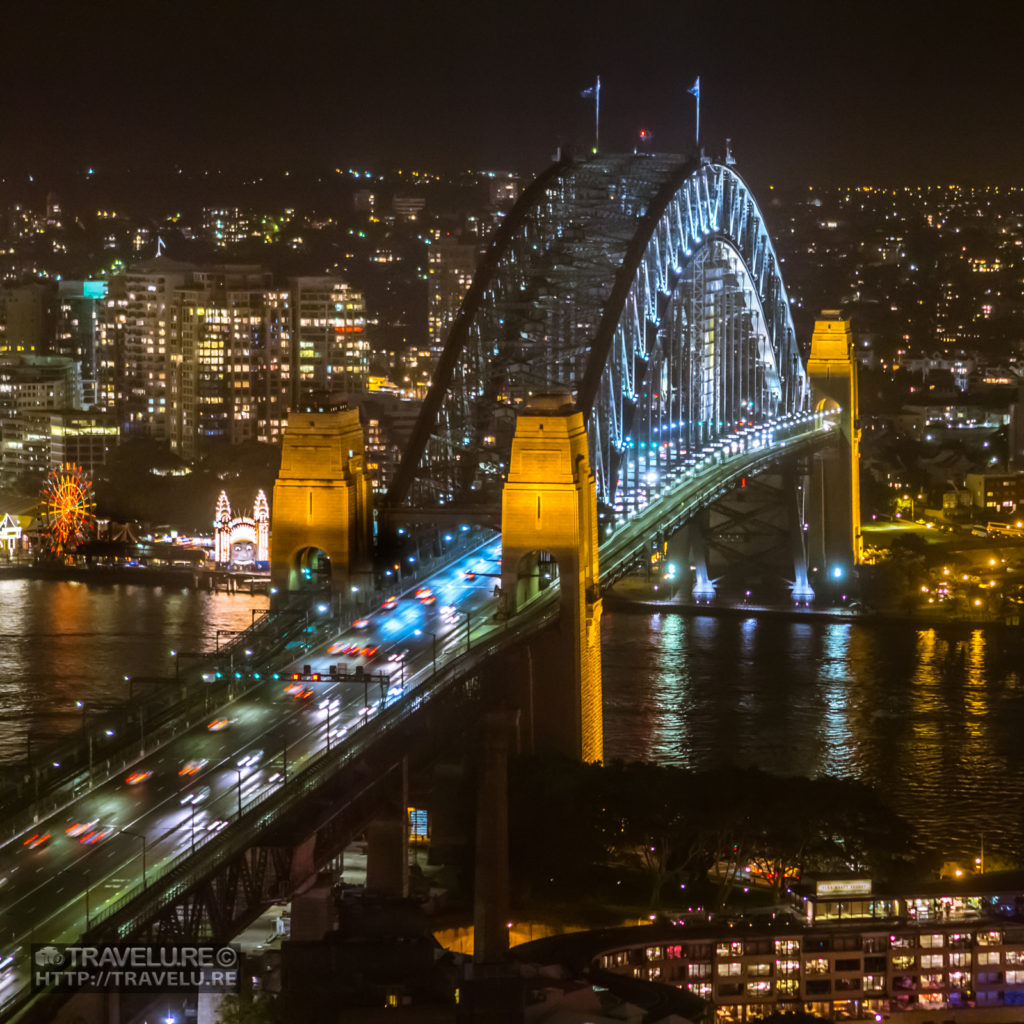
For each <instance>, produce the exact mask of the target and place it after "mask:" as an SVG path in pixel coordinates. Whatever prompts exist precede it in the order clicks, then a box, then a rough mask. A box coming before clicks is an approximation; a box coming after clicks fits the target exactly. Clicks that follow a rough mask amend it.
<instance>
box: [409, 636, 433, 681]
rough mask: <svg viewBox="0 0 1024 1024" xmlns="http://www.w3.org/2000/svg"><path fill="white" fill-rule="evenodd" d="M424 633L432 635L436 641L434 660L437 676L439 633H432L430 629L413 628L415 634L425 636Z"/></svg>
mask: <svg viewBox="0 0 1024 1024" xmlns="http://www.w3.org/2000/svg"><path fill="white" fill-rule="evenodd" d="M424 633H426V634H427V636H429V637H431V638H432V639H433V641H434V645H433V650H434V657H433V660H434V675H435V676H436V675H437V634H436V633H432V632H431V631H430V630H429V629H414V630H413V635H414V636H423V634H424Z"/></svg>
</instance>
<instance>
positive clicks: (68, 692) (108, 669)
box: [0, 579, 267, 764]
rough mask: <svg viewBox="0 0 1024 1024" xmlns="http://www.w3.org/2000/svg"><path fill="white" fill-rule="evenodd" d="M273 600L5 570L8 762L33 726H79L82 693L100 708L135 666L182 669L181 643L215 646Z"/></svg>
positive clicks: (0, 671)
mask: <svg viewBox="0 0 1024 1024" xmlns="http://www.w3.org/2000/svg"><path fill="white" fill-rule="evenodd" d="M266 607H267V598H266V597H265V596H262V595H254V596H253V595H249V594H230V595H229V594H223V593H211V592H209V591H198V590H186V589H178V588H174V589H171V588H168V587H153V586H142V585H126V584H115V585H109V586H103V585H94V584H85V583H75V582H56V581H51V580H25V579H4V580H0V764H9V763H11V762H12V761H17V760H20V759H23V758H24V757H25V753H26V747H27V743H28V742H29V740H28V737H29V735H31V737H32V740H31V742H32V743H33V744H35V743H36V742H37V741H38V742H39V743H40V744H41V743H43V742H45V740H46V739H47V738H50V737H53V736H56V735H60V734H63V733H65V732H69V731H71V730H73V729H76V728H78V727H79V726H80V724H81V710H80V709H79V708H78V707H77V706H76V703H75V702H76V701H79V700H88V701H89V704H90V706H91V707H97V708H98V707H100V706H102V704H103V703H104V702H112V701H118V700H121V699H123V698H124V696H125V695H126V692H127V686H128V684H127V683H126V682H125V676H129V677H153V676H167V677H170V676H173V675H174V668H175V664H174V657H172V655H171V651H172V650H174V651H177V652H179V658H181V657H184V658H185V659H188V657H189V655H190V654H191V652H197V651H208V650H213V649H214V648H215V647H216V645H217V642H218V635H219V638H220V639H226V638H228V637H229V636H230V633H231V632H232V631H237V630H241V629H244V628H245V627H246V626H248V625H249V624H250V623H251V622H252V619H253V612H252V609H254V608H256V609H258V610H259V611H263V610H264V609H265V608H266ZM257 614H258V612H257ZM218 631H220V633H219V634H218ZM187 663H188V661H187V660H185V661H182V662H181V665H182V667H184V666H185V664H187Z"/></svg>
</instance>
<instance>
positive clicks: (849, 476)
mask: <svg viewBox="0 0 1024 1024" xmlns="http://www.w3.org/2000/svg"><path fill="white" fill-rule="evenodd" d="M807 376H808V378H809V379H810V382H811V395H812V401H813V402H814V404H815V408H816V409H817V410H820V411H823V412H828V411H830V410H831V411H835V410H837V409H838V410H840V412H839V429H838V431H837V433H836V439H835V444H833V445H830V446H829V447H828V448H826V449H824V450H823V451H821V452H819V453H818V454H817V455H815V456H814V461H813V464H812V472H811V501H810V507H809V508H808V510H807V513H808V515H807V518H808V522H809V525H810V561H811V564H812V566H815V567H817V568H818V569H819V571H820V572H821V573H824V574H826V575H827V577H828V578H829V579H831V580H833V581H834V582H835V583H836V584H837V585H842V583H843V581H844V580H845V577H846V574H847V572H848V571H849V569H850V568H851V567H852V566H854V565H859V564H860V561H861V553H862V542H861V530H860V419H859V416H860V412H859V408H858V396H857V358H856V353H855V352H854V348H853V334H852V332H851V331H850V321H849V320H847V319H846V318H845V317H843V316H842V314H841V313H840V312H839V311H837V310H831V309H826V310H823V311H822V313H821V316H820V317H819V318H818V320H816V321H815V324H814V334H813V335H812V336H811V355H810V358H809V359H808V360H807ZM819 578H820V577H819Z"/></svg>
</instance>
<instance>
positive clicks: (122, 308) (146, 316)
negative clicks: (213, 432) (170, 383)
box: [96, 257, 195, 440]
mask: <svg viewBox="0 0 1024 1024" xmlns="http://www.w3.org/2000/svg"><path fill="white" fill-rule="evenodd" d="M194 269H195V268H194V267H193V266H192V265H190V264H188V263H175V262H173V261H171V260H168V259H166V258H163V257H158V258H156V259H153V260H148V261H146V262H145V263H139V264H136V265H135V266H133V267H131V268H130V269H129V270H127V271H125V273H124V274H122V275H120V276H118V277H115V278H114V279H113V280H112V281H111V283H110V290H109V292H108V294H107V300H106V307H105V309H104V315H103V318H102V320H101V321H100V331H99V353H98V358H97V364H98V365H97V389H96V390H97V400H98V403H99V405H100V406H101V407H102V408H104V409H109V410H111V411H113V412H114V414H115V415H116V416H117V420H118V425H119V427H120V429H121V432H122V433H123V434H145V435H149V436H151V437H155V438H157V439H159V440H166V439H167V437H168V424H167V370H168V366H167V362H168V349H167V341H168V334H169V332H170V331H171V330H173V305H174V302H175V298H176V289H178V288H180V287H182V285H184V283H185V280H186V278H187V276H188V274H189V273H190V272H192V271H193V270H194Z"/></svg>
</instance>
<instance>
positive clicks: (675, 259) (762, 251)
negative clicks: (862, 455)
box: [387, 155, 809, 540]
mask: <svg viewBox="0 0 1024 1024" xmlns="http://www.w3.org/2000/svg"><path fill="white" fill-rule="evenodd" d="M565 387H568V389H569V390H570V392H571V393H572V396H573V399H574V401H575V404H576V407H577V408H578V409H580V410H581V411H582V412H583V414H584V416H585V418H586V423H587V432H588V439H589V445H590V453H589V455H590V465H591V467H592V469H593V472H594V475H595V479H596V483H597V500H598V509H599V516H600V518H601V519H602V520H603V526H602V532H601V537H602V540H605V539H606V538H608V537H609V536H610V535H612V533H613V532H614V530H617V529H618V527H619V525H620V524H625V523H627V522H628V521H629V519H630V517H632V516H635V515H636V514H637V513H638V512H639V511H640V510H642V509H643V508H645V507H646V506H647V505H649V504H650V503H652V502H653V501H655V500H657V498H658V496H659V493H660V492H661V491H662V490H663V489H664V488H665V487H666V486H667V485H670V484H671V483H672V482H673V481H674V480H677V479H679V478H680V476H681V475H682V474H683V473H685V472H688V471H692V469H693V467H694V465H695V463H696V462H697V461H699V459H700V458H701V457H702V456H704V457H707V455H708V453H710V452H714V451H716V450H721V448H722V446H723V445H730V444H733V443H736V442H737V441H739V443H741V444H747V443H749V440H748V439H749V438H750V437H751V435H752V434H753V433H754V432H757V435H758V437H759V438H760V439H761V440H759V441H758V444H766V445H771V444H772V435H771V430H772V428H773V427H774V425H776V424H781V423H784V422H786V421H787V420H788V421H792V420H793V419H794V418H796V417H799V416H801V415H802V414H803V413H805V412H806V410H807V409H808V406H809V387H808V378H807V374H806V370H805V366H804V360H803V359H802V357H801V354H800V352H799V350H798V347H797V342H796V335H795V332H794V329H793V323H792V319H791V316H790V311H789V302H788V299H787V296H786V290H785V286H784V284H783V281H782V277H781V275H780V273H779V264H778V259H777V257H776V255H775V251H774V249H773V246H772V243H771V240H770V238H769V236H768V233H767V230H766V228H765V225H764V222H763V219H762V217H761V213H760V211H759V210H758V207H757V204H756V203H755V201H754V199H753V196H752V195H751V194H750V191H749V190H748V189H747V186H746V185H745V183H744V182H743V180H742V179H741V178H740V177H739V176H738V175H737V174H736V172H735V171H734V170H733V169H732V167H731V166H730V165H728V164H717V163H711V162H708V161H707V160H704V159H701V160H692V159H690V160H688V159H685V158H683V157H680V156H670V155H650V156H648V155H630V156H622V155H615V156H609V155H601V156H598V157H595V158H593V159H588V160H585V161H581V162H577V161H573V160H564V161H562V162H559V163H556V164H554V165H553V166H552V167H550V168H548V170H547V171H545V172H544V173H542V174H541V175H540V177H538V178H537V179H536V180H535V181H534V182H533V183H532V184H531V185H530V186H529V187H528V188H527V189H526V190H525V191H524V192H523V194H522V196H521V197H520V199H519V201H518V203H517V204H516V206H515V207H514V208H513V209H512V210H511V211H510V213H509V214H508V215H507V216H506V218H505V220H504V221H503V222H502V224H501V226H500V227H499V229H498V231H497V232H496V233H495V235H494V237H493V238H492V240H491V243H490V245H489V247H488V249H487V251H486V253H485V255H484V257H483V259H482V261H481V264H480V266H479V268H478V271H477V273H476V276H475V277H474V280H473V283H472V285H471V287H470V289H469V291H468V293H467V295H466V298H465V300H464V302H463V304H462V308H461V309H460V311H459V314H458V316H457V317H456V319H455V321H454V323H453V325H452V328H451V331H450V332H449V335H448V338H447V341H446V344H445V348H444V351H443V353H442V355H441V357H440V360H439V363H438V367H437V370H436V373H435V377H434V383H433V385H432V387H431V390H430V393H429V394H428V396H427V398H426V400H425V402H424V405H423V409H422V411H421V414H420V417H419V420H418V422H417V425H416V428H415V430H414V432H413V435H412V438H411V441H410V443H409V445H408V446H407V448H406V452H405V456H404V458H403V461H402V463H401V465H400V467H399V469H398V471H397V473H396V475H395V478H394V480H393V481H392V482H391V486H390V489H389V492H388V498H387V503H388V504H389V505H391V506H392V507H400V506H403V505H407V506H412V507H414V508H415V507H437V506H444V505H448V506H454V507H456V508H459V509H472V508H488V507H490V508H495V507H500V492H501V487H502V483H503V481H504V478H505V474H506V469H507V464H508V459H509V453H510V450H511V442H512V434H513V431H514V429H515V418H516V410H517V408H519V407H521V406H522V405H523V404H524V403H525V402H526V401H527V400H528V399H529V398H530V396H531V395H534V394H537V393H539V392H545V391H550V390H553V389H555V388H565ZM765 439H767V440H765ZM733 450H736V449H733Z"/></svg>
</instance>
